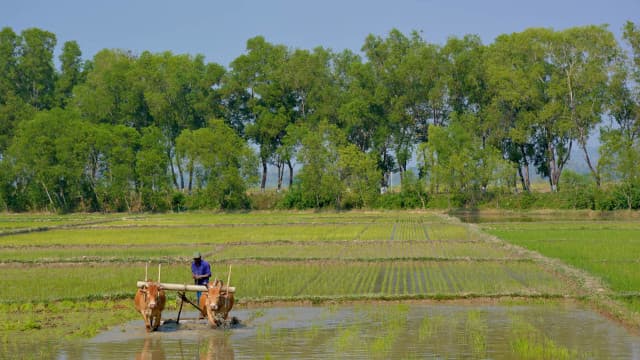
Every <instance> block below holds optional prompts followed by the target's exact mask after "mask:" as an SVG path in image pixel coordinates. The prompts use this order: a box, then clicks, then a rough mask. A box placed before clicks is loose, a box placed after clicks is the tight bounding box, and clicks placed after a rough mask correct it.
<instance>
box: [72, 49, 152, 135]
mask: <svg viewBox="0 0 640 360" xmlns="http://www.w3.org/2000/svg"><path fill="white" fill-rule="evenodd" d="M136 62H137V58H136V57H135V56H134V55H133V54H131V53H130V52H125V51H122V50H106V49H105V50H102V51H100V52H98V53H97V54H96V55H95V56H94V57H93V61H92V69H91V71H90V72H89V73H88V74H87V79H86V82H85V83H82V84H80V85H78V86H76V87H75V88H74V90H73V93H74V96H73V102H74V105H75V106H77V107H78V108H79V109H80V112H81V113H82V115H83V117H85V118H86V119H88V120H90V121H92V122H96V123H106V124H112V125H125V126H129V127H133V128H135V129H142V128H143V127H146V126H148V125H150V124H151V122H152V117H151V115H150V114H149V109H148V107H147V104H146V102H145V100H144V87H143V83H142V82H141V79H140V77H139V76H138V74H136V67H135V65H136Z"/></svg>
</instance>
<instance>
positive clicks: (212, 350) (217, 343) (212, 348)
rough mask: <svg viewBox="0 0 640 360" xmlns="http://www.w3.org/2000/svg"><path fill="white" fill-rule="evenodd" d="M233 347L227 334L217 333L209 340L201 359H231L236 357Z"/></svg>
mask: <svg viewBox="0 0 640 360" xmlns="http://www.w3.org/2000/svg"><path fill="white" fill-rule="evenodd" d="M234 358H235V357H234V353H233V347H232V346H231V343H230V342H229V336H228V335H227V334H215V335H213V336H210V337H209V339H208V340H207V347H206V351H205V352H204V354H201V355H200V360H214V359H222V360H231V359H234Z"/></svg>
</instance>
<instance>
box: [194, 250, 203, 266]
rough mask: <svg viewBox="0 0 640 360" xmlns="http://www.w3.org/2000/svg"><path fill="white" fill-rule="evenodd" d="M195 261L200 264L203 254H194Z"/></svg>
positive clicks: (198, 252)
mask: <svg viewBox="0 0 640 360" xmlns="http://www.w3.org/2000/svg"><path fill="white" fill-rule="evenodd" d="M193 261H194V262H195V263H196V264H199V263H200V261H202V254H200V251H196V252H194V253H193Z"/></svg>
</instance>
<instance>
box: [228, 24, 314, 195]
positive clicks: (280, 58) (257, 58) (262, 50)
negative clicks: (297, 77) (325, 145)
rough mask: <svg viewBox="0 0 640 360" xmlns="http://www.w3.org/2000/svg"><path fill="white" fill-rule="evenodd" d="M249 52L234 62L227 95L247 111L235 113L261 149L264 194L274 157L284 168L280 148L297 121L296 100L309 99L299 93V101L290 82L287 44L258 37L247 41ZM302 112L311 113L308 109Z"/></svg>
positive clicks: (246, 134) (259, 150) (249, 136)
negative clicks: (277, 43) (287, 70)
mask: <svg viewBox="0 0 640 360" xmlns="http://www.w3.org/2000/svg"><path fill="white" fill-rule="evenodd" d="M246 49H247V53H246V54H243V55H240V56H239V57H237V58H236V59H234V60H233V62H232V63H231V70H230V72H229V76H228V77H227V79H226V83H225V86H226V89H225V92H226V93H227V94H229V95H228V97H231V98H233V99H241V102H239V103H238V102H236V106H238V107H240V108H241V109H243V110H242V111H237V112H234V114H236V115H241V116H242V119H241V121H243V122H244V123H245V126H244V128H245V136H246V137H247V139H249V140H250V141H251V142H253V143H254V144H256V146H258V156H259V157H260V162H261V165H262V178H261V181H260V189H261V190H263V191H264V189H265V187H266V184H267V169H268V167H267V166H268V164H269V162H270V161H273V160H274V156H275V161H276V163H277V164H278V165H279V166H282V163H281V161H282V159H279V158H278V157H277V154H278V152H277V149H278V147H279V146H280V145H281V143H282V139H283V138H284V136H285V135H286V133H285V131H286V128H287V126H288V125H289V124H290V123H292V122H293V120H294V119H295V115H294V108H295V106H296V105H297V104H296V100H303V99H304V100H306V97H304V98H301V97H300V96H301V95H306V93H305V94H303V93H301V92H299V93H298V94H297V98H296V94H295V93H294V91H293V89H292V88H291V87H290V84H289V83H287V82H286V79H285V74H286V72H285V68H286V67H287V64H288V61H289V57H290V54H289V51H288V50H287V48H286V47H285V46H284V45H274V44H271V43H269V42H267V41H266V40H265V39H264V38H263V37H262V36H257V37H254V38H252V39H249V40H247V47H246ZM292 84H293V83H292ZM300 106H304V103H300ZM299 110H300V111H304V112H306V111H308V109H306V108H304V107H303V108H300V109H299ZM232 122H233V121H232Z"/></svg>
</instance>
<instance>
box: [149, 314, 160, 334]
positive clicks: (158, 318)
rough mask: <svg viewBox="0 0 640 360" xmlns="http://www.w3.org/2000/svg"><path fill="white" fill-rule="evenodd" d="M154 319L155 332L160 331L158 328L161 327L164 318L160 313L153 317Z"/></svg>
mask: <svg viewBox="0 0 640 360" xmlns="http://www.w3.org/2000/svg"><path fill="white" fill-rule="evenodd" d="M151 317H152V318H154V320H153V331H156V330H158V327H160V318H161V317H162V313H158V314H157V315H155V316H154V315H151Z"/></svg>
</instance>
